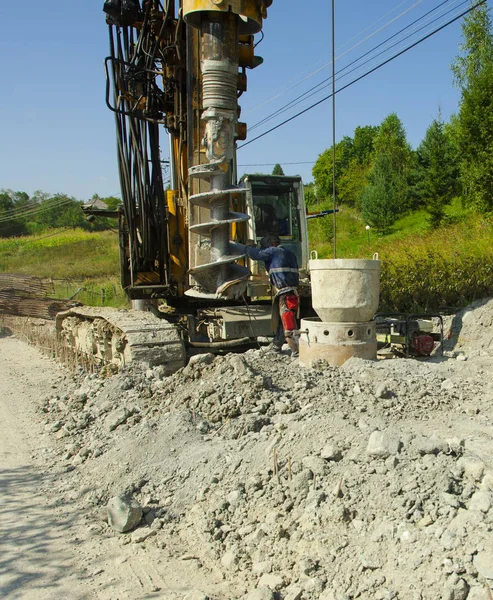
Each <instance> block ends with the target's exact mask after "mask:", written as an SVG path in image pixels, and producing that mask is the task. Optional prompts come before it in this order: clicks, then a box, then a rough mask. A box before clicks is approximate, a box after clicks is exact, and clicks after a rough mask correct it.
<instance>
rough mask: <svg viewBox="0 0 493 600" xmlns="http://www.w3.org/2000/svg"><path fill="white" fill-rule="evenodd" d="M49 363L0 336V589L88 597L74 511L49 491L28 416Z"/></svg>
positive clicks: (38, 431) (52, 370)
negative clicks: (78, 562) (76, 556)
mask: <svg viewBox="0 0 493 600" xmlns="http://www.w3.org/2000/svg"><path fill="white" fill-rule="evenodd" d="M59 374H60V373H59V371H58V369H57V367H56V366H55V365H54V364H53V363H52V362H51V361H49V360H48V359H46V358H44V357H42V356H41V355H40V354H39V353H38V352H37V351H36V350H34V349H33V348H30V347H29V346H27V345H25V344H23V343H22V342H20V341H18V340H16V339H14V338H11V337H4V338H2V339H0V472H1V477H0V596H1V597H2V598H22V599H30V598H33V599H34V598H36V600H42V599H45V598H75V599H79V598H88V597H90V596H89V595H88V594H87V590H86V587H85V585H84V582H83V581H82V576H81V573H80V572H78V570H77V567H76V564H75V562H74V546H75V545H76V544H77V541H76V539H74V537H73V536H72V535H71V527H72V524H73V521H74V519H75V514H74V512H73V511H72V510H71V506H70V505H67V504H63V506H62V505H60V504H59V502H58V501H57V498H56V497H55V496H54V495H52V494H51V493H50V488H52V484H53V479H54V477H56V475H57V473H56V471H55V472H53V471H50V470H48V466H49V458H43V456H45V457H47V456H49V447H47V446H46V445H45V444H46V443H47V440H46V436H45V435H44V432H43V429H42V426H41V425H40V424H39V423H38V422H37V419H36V418H34V407H35V405H36V400H38V399H39V397H40V396H42V395H43V394H47V393H49V391H50V390H51V387H52V384H53V382H54V381H55V379H57V378H58V377H59Z"/></svg>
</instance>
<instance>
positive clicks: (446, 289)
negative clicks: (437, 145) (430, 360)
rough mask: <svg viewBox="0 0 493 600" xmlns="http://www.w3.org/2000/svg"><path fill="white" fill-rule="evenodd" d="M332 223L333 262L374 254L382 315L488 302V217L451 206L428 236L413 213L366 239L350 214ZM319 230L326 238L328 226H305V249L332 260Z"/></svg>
mask: <svg viewBox="0 0 493 600" xmlns="http://www.w3.org/2000/svg"><path fill="white" fill-rule="evenodd" d="M320 208H323V207H320ZM331 218H332V217H331V216H330V217H325V219H331ZM337 219H338V224H337V253H338V258H371V257H372V256H373V254H374V253H375V252H377V253H378V256H379V258H380V260H381V261H382V276H381V306H380V310H382V311H383V310H385V311H404V312H421V311H444V310H447V309H455V308H458V307H463V306H466V305H467V304H468V303H470V302H471V301H473V300H475V299H480V298H484V297H487V296H493V244H492V240H493V217H492V216H489V217H485V216H482V215H478V214H475V213H469V212H467V211H465V210H464V209H462V207H461V205H460V202H459V201H458V200H456V201H455V202H454V203H453V204H452V205H451V206H450V207H449V208H448V210H447V217H446V224H445V225H443V226H442V227H440V228H439V229H437V230H435V231H432V230H431V229H430V228H429V226H428V223H427V214H426V213H425V212H424V211H417V212H414V213H412V214H410V215H407V216H406V217H404V218H403V219H400V220H399V221H397V222H396V223H395V225H394V226H393V228H392V230H391V232H390V233H389V234H388V235H385V236H383V235H378V234H376V232H374V231H372V230H370V232H369V235H368V232H367V231H366V229H365V225H366V224H365V223H364V221H363V220H362V218H361V216H360V215H359V213H357V212H356V211H354V210H351V209H342V210H341V212H340V213H339V214H338V215H337ZM324 228H325V233H326V232H327V231H328V229H329V225H328V224H327V223H326V224H323V223H322V222H321V220H318V221H317V220H312V221H309V234H310V235H309V237H310V247H311V248H313V249H317V250H318V253H319V258H332V256H333V250H332V244H331V243H330V242H327V241H326V237H324Z"/></svg>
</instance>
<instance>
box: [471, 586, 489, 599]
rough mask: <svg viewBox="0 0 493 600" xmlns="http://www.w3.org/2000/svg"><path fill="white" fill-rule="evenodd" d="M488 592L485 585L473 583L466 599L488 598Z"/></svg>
mask: <svg viewBox="0 0 493 600" xmlns="http://www.w3.org/2000/svg"><path fill="white" fill-rule="evenodd" d="M489 599H490V596H488V592H487V590H486V588H485V587H483V586H479V585H475V586H473V587H471V589H470V590H469V595H468V596H467V600H489Z"/></svg>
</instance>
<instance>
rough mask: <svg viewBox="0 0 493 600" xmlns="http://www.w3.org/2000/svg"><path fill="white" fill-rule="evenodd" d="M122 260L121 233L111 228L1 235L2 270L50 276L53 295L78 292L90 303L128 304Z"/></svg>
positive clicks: (64, 297) (81, 300)
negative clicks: (121, 284) (121, 279)
mask: <svg viewBox="0 0 493 600" xmlns="http://www.w3.org/2000/svg"><path fill="white" fill-rule="evenodd" d="M119 264H120V262H119V246H118V236H117V235H115V234H114V233H112V232H109V231H103V232H98V233H96V232H89V231H84V230H81V229H74V230H71V231H66V230H52V231H51V232H50V233H49V234H47V235H41V236H24V237H18V238H8V239H6V238H4V239H0V272H7V273H22V274H25V275H33V276H36V277H46V278H50V279H52V280H53V294H52V295H53V297H54V298H63V299H66V298H71V297H72V296H73V295H74V294H76V296H75V298H74V299H75V300H78V301H80V302H82V303H83V304H87V305H89V306H99V305H101V304H102V303H104V305H105V306H116V307H127V306H128V304H129V303H128V299H127V297H126V295H125V293H124V292H123V290H122V288H121V286H120V282H119V279H120V278H119ZM103 301H104V302H103Z"/></svg>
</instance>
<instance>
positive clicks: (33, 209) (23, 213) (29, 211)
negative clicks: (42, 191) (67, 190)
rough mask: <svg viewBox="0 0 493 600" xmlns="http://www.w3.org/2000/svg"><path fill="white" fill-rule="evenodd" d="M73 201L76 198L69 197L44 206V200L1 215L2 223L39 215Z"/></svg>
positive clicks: (0, 220) (0, 221)
mask: <svg viewBox="0 0 493 600" xmlns="http://www.w3.org/2000/svg"><path fill="white" fill-rule="evenodd" d="M73 202H74V200H70V199H68V198H67V199H65V200H63V201H60V202H57V203H52V204H50V206H44V202H43V203H41V204H38V205H36V206H30V207H26V208H25V210H19V211H17V212H11V213H10V214H9V215H4V216H2V217H0V223H5V222H7V221H13V220H15V219H24V218H26V217H31V216H34V215H37V214H38V213H40V212H45V211H47V210H52V209H56V208H61V207H63V206H68V205H69V204H72V203H73Z"/></svg>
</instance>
